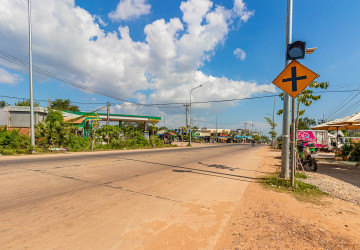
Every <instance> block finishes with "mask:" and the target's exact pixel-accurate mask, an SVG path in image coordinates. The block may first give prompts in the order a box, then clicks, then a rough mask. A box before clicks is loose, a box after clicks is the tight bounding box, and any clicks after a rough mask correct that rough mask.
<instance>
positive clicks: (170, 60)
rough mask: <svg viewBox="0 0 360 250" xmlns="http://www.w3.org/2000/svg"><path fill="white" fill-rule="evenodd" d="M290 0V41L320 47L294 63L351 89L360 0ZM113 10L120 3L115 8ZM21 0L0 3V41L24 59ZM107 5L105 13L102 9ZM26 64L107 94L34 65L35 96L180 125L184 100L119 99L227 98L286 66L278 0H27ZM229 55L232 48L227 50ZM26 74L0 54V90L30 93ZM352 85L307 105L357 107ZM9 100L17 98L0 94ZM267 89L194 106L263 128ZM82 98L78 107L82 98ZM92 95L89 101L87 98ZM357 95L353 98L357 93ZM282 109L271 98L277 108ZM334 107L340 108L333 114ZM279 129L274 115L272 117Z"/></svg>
mask: <svg viewBox="0 0 360 250" xmlns="http://www.w3.org/2000/svg"><path fill="white" fill-rule="evenodd" d="M346 4H347V5H344V4H343V5H341V4H340V3H339V1H333V0H327V1H325V0H319V1H310V0H301V1H300V0H294V16H293V41H296V40H303V41H306V43H307V47H317V50H316V51H315V53H314V54H312V55H307V56H306V58H305V59H304V60H301V61H300V62H301V63H303V64H304V65H305V66H307V67H309V68H310V69H312V70H313V71H315V72H316V73H318V74H320V78H319V79H318V80H319V81H327V82H329V83H330V88H329V89H328V90H329V91H334V90H335V91H336V90H344V89H345V90H354V89H357V88H359V87H360V79H359V72H360V71H359V68H360V48H359V46H357V44H358V41H359V38H360V15H359V13H360V2H359V1H356V0H349V1H346ZM118 7H119V8H118ZM26 11H27V1H25V0H14V1H7V0H0V37H1V39H0V50H1V51H2V52H5V53H8V54H10V55H12V56H15V57H17V58H20V59H22V60H25V61H26V60H28V52H27V49H28V44H27V43H28V41H27V35H28V34H27V16H26ZM110 13H112V14H110ZM32 15H33V63H34V65H37V66H39V67H40V68H42V69H45V70H47V71H48V72H51V73H54V74H56V75H58V76H61V77H63V78H66V79H67V80H70V81H73V82H76V83H79V84H82V85H84V86H87V87H89V88H91V89H93V90H96V91H101V92H103V93H106V94H108V95H111V96H116V97H118V100H114V99H111V98H108V97H104V96H101V95H98V94H94V93H89V92H85V91H83V90H80V89H77V88H74V87H72V86H69V85H68V84H66V83H64V82H61V81H57V80H54V79H51V78H47V77H45V76H43V75H39V74H37V73H36V72H35V73H34V93H35V99H38V100H44V101H41V104H42V105H46V103H47V102H46V100H47V99H49V98H50V99H52V100H54V99H56V98H64V99H68V98H69V99H71V100H72V101H73V102H74V104H76V105H79V106H80V108H81V109H82V110H85V111H90V110H95V109H97V108H98V107H101V106H103V104H101V103H105V102H107V101H108V100H109V101H110V102H111V104H112V112H115V113H125V114H139V115H157V116H161V117H164V116H165V115H166V125H167V126H169V127H172V128H176V127H178V126H183V125H184V123H185V109H184V107H182V106H181V105H171V106H167V107H166V108H159V107H143V106H138V105H133V104H130V103H126V102H125V103H124V102H122V101H121V100H119V99H126V100H129V101H132V102H137V103H173V102H176V103H178V102H181V103H182V102H185V101H189V93H190V90H191V89H192V88H194V87H196V86H198V85H200V84H203V87H201V88H199V89H196V90H194V91H193V95H192V98H193V99H192V100H193V101H202V102H206V101H209V100H225V99H226V100H227V99H241V98H251V97H258V96H264V95H270V94H268V93H264V91H267V92H273V93H276V94H278V93H280V91H279V89H275V88H274V86H273V85H272V84H271V82H272V81H273V80H274V79H275V77H276V76H277V75H278V74H279V73H280V72H281V71H282V69H283V67H284V50H285V21H286V1H285V0H283V1H280V0H274V1H255V0H243V1H241V0H235V1H230V0H219V1H210V0H196V1H175V0H173V1H160V0H148V1H146V0H131V1H130V0H126V1H125V0H121V1H119V0H114V1H112V0H109V1H99V0H79V1H72V0H49V1H45V0H32ZM235 52H237V53H235ZM28 86H29V84H28V72H27V70H25V69H24V68H22V67H20V66H19V65H17V64H13V63H11V62H9V61H6V60H4V59H1V58H0V95H2V96H12V97H25V98H27V97H28V96H29V87H28ZM357 93H358V92H346V93H331V92H328V93H323V94H322V98H321V100H320V101H318V102H317V103H314V104H313V105H312V106H311V108H310V109H308V110H307V111H306V113H305V115H306V116H309V117H310V118H315V119H320V118H322V116H323V114H324V116H325V118H340V117H343V116H345V115H348V114H351V113H355V112H357V111H358V108H359V107H360V105H359V107H358V106H357V102H358V101H359V97H357ZM0 100H6V101H7V102H8V103H11V104H13V103H14V102H15V101H16V100H15V99H9V98H7V97H1V96H0ZM273 101H274V99H273V98H272V97H267V98H261V99H253V100H244V101H234V102H223V103H208V104H194V105H193V114H194V116H193V119H194V120H195V124H197V119H198V117H199V120H200V122H199V123H200V126H201V127H203V126H206V127H215V120H216V116H218V117H219V118H218V123H219V125H218V127H223V128H243V127H244V123H245V122H246V123H251V122H253V123H254V124H255V129H258V130H262V131H263V132H267V131H269V129H270V128H269V126H268V125H267V124H266V123H265V120H264V116H271V115H272V110H273ZM82 103H83V104H82ZM88 103H93V104H88ZM359 103H360V101H359ZM281 107H282V103H281V101H280V99H279V98H276V110H278V109H280V108H281ZM337 107H341V109H340V110H338V111H337V112H334V111H336V109H337ZM276 121H277V123H278V124H279V127H278V131H281V123H282V122H281V121H282V118H281V117H279V116H276Z"/></svg>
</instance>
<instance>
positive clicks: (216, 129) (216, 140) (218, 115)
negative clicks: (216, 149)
mask: <svg viewBox="0 0 360 250" xmlns="http://www.w3.org/2000/svg"><path fill="white" fill-rule="evenodd" d="M218 116H219V115H216V136H215V140H216V142H217V136H218V135H217V132H218V130H217V121H218Z"/></svg>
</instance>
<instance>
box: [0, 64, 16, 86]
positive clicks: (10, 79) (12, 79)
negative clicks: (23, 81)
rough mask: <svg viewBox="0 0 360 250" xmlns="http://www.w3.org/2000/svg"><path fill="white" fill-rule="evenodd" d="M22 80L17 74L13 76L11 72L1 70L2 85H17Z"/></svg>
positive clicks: (0, 80) (0, 81) (0, 79)
mask: <svg viewBox="0 0 360 250" xmlns="http://www.w3.org/2000/svg"><path fill="white" fill-rule="evenodd" d="M19 80H20V76H19V75H17V74H11V73H10V72H9V71H7V70H5V69H3V68H0V84H1V83H4V84H16V83H18V82H19Z"/></svg>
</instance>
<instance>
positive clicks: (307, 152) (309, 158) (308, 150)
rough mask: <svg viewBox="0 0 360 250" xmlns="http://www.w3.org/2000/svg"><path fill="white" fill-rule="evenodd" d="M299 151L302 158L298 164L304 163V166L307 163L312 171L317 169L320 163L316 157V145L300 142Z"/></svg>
mask: <svg viewBox="0 0 360 250" xmlns="http://www.w3.org/2000/svg"><path fill="white" fill-rule="evenodd" d="M297 151H298V154H299V158H300V162H299V163H298V164H302V166H303V167H304V166H305V165H307V166H308V167H309V168H310V170H311V171H316V170H317V168H318V165H317V162H316V159H315V157H316V156H317V152H316V149H315V147H314V146H313V145H312V144H308V145H306V146H304V145H303V144H300V145H299V146H297Z"/></svg>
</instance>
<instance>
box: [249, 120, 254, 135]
mask: <svg viewBox="0 0 360 250" xmlns="http://www.w3.org/2000/svg"><path fill="white" fill-rule="evenodd" d="M253 132H254V123H253V122H251V133H250V135H252V134H253Z"/></svg>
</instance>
